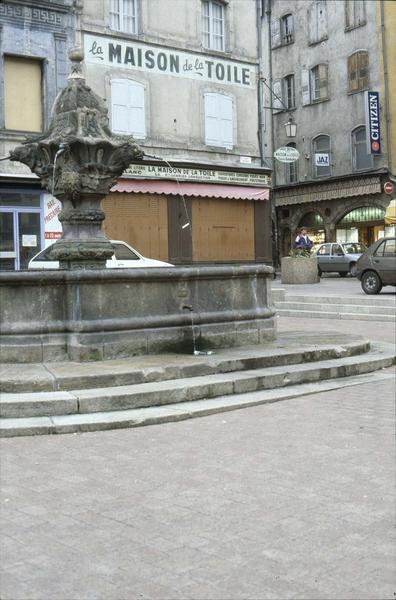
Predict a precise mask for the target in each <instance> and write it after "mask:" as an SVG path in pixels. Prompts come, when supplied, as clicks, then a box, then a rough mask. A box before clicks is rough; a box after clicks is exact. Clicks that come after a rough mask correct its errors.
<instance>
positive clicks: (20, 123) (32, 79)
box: [4, 56, 43, 132]
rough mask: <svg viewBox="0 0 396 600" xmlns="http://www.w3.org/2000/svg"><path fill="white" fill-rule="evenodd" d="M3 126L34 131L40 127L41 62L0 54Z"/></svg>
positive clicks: (41, 125)
mask: <svg viewBox="0 0 396 600" xmlns="http://www.w3.org/2000/svg"><path fill="white" fill-rule="evenodd" d="M4 113H5V115H4V117H5V128H6V129H10V130H16V131H33V132H38V131H42V129H43V95H42V63H41V61H39V60H35V59H30V58H21V57H16V56H5V57H4Z"/></svg>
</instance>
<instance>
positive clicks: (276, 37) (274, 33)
mask: <svg viewBox="0 0 396 600" xmlns="http://www.w3.org/2000/svg"><path fill="white" fill-rule="evenodd" d="M281 43H282V38H281V24H280V19H273V20H272V21H271V48H277V47H278V46H280V45H281Z"/></svg>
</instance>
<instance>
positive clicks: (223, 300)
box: [0, 49, 276, 363]
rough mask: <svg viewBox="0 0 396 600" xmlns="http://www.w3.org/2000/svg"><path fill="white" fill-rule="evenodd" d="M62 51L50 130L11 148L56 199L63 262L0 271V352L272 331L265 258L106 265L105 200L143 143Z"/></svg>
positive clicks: (61, 353)
mask: <svg viewBox="0 0 396 600" xmlns="http://www.w3.org/2000/svg"><path fill="white" fill-rule="evenodd" d="M70 58H71V62H72V68H71V74H70V76H69V79H68V84H67V86H66V88H65V89H64V90H63V91H62V92H61V94H60V95H59V97H58V99H57V100H56V103H55V106H54V111H53V118H52V122H51V124H50V126H49V128H48V130H47V131H46V132H45V133H44V134H43V135H41V136H38V137H31V138H29V139H28V140H27V141H26V142H25V143H24V144H23V145H22V146H19V147H17V148H16V149H15V150H14V151H13V152H12V155H11V159H12V160H15V161H20V162H22V163H24V164H26V165H28V166H29V167H30V169H31V170H32V171H33V172H34V173H35V174H36V175H37V176H38V177H39V178H40V180H41V182H42V185H43V187H45V188H47V189H48V190H49V191H50V192H51V193H53V195H55V196H56V197H57V198H59V200H60V201H61V202H62V211H61V213H60V216H59V218H60V220H61V222H62V225H63V237H62V238H61V239H60V240H58V241H57V242H56V243H55V244H54V246H53V250H52V256H53V258H54V260H59V263H60V269H59V270H52V271H25V272H23V271H20V272H0V308H1V320H0V328H1V333H2V339H1V343H0V360H1V361H2V362H8V363H10V362H36V363H37V362H45V361H62V360H74V361H86V360H103V359H109V358H118V357H128V356H134V355H143V354H154V353H162V352H189V353H192V352H193V350H198V351H201V352H202V351H205V350H207V349H209V348H224V347H232V346H242V345H246V344H261V343H263V342H265V341H266V340H272V339H273V338H274V337H275V329H276V328H275V318H274V317H275V313H274V309H273V306H272V303H271V300H270V294H271V292H270V288H271V286H270V280H271V278H272V274H273V269H272V268H271V267H268V266H265V265H224V266H204V267H197V266H189V267H173V268H172V267H168V268H151V269H147V270H144V269H106V268H104V267H105V263H106V260H107V259H108V258H110V256H111V255H112V249H111V245H110V242H109V241H108V240H107V239H106V237H105V235H104V234H103V232H102V223H103V220H104V218H105V215H104V212H103V211H102V209H101V206H100V203H101V200H102V198H103V197H104V196H105V195H106V194H107V193H108V192H109V190H110V189H111V187H112V186H113V184H114V183H115V181H116V180H117V178H119V177H120V176H121V174H122V173H123V171H124V170H125V168H126V167H127V166H128V165H129V164H130V163H131V162H132V161H136V160H143V152H142V151H141V149H140V148H139V146H138V145H137V144H136V142H135V141H134V140H133V138H127V137H123V136H116V135H113V134H112V133H111V131H110V129H109V126H108V117H107V109H106V107H105V105H104V102H103V101H102V100H101V99H100V98H99V97H98V96H97V95H96V94H95V93H94V92H93V91H92V90H91V89H90V88H89V87H88V86H87V85H86V83H85V80H84V77H83V74H82V68H81V63H82V58H83V57H82V53H81V51H80V50H78V49H75V50H73V51H72V52H71V54H70Z"/></svg>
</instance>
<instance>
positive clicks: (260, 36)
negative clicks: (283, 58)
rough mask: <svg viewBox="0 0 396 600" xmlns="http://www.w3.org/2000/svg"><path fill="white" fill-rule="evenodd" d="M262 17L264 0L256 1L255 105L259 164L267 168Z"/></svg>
mask: <svg viewBox="0 0 396 600" xmlns="http://www.w3.org/2000/svg"><path fill="white" fill-rule="evenodd" d="M263 16H264V0H256V27H257V50H258V53H257V54H258V81H257V104H258V132H257V133H258V142H259V150H260V163H261V166H262V167H267V166H268V165H267V163H266V161H265V158H264V157H265V145H264V132H265V126H264V125H265V124H264V91H263V79H264V59H263Z"/></svg>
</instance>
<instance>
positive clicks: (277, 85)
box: [272, 79, 285, 111]
mask: <svg viewBox="0 0 396 600" xmlns="http://www.w3.org/2000/svg"><path fill="white" fill-rule="evenodd" d="M272 91H273V100H272V107H273V109H274V110H276V111H280V110H284V109H285V103H284V102H283V96H282V80H281V79H278V80H277V81H274V82H273V83H272Z"/></svg>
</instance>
